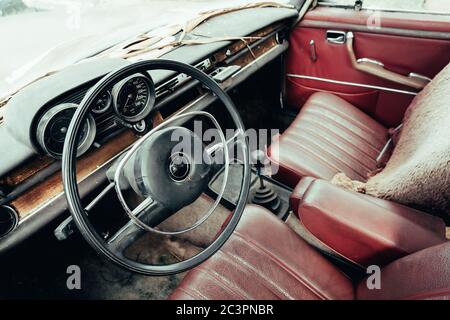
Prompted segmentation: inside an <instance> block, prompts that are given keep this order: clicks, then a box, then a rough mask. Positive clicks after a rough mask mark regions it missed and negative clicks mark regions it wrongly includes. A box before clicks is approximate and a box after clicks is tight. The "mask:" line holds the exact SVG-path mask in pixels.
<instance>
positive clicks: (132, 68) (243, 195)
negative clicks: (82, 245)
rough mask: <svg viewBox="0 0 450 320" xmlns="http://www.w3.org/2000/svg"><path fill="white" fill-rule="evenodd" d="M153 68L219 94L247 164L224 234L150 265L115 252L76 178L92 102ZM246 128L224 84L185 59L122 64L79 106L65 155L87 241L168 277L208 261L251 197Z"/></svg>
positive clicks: (123, 262)
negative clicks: (88, 210)
mask: <svg viewBox="0 0 450 320" xmlns="http://www.w3.org/2000/svg"><path fill="white" fill-rule="evenodd" d="M150 70H170V71H174V72H177V73H184V74H187V75H188V76H190V77H192V78H193V79H195V80H197V81H199V82H200V83H201V84H203V85H205V86H206V87H207V88H209V89H210V90H211V91H212V92H213V93H214V94H215V96H216V97H217V98H218V99H219V100H220V101H221V102H222V103H223V105H224V106H225V108H226V109H227V111H228V113H229V114H230V116H231V118H232V120H233V122H234V124H235V125H236V127H237V130H238V131H239V132H240V133H241V134H240V135H239V136H240V140H241V141H240V142H241V144H240V146H241V147H242V151H243V152H242V156H243V164H244V174H243V180H242V185H241V192H240V196H239V199H238V202H237V205H236V208H235V210H234V211H233V212H232V213H231V218H230V219H229V221H228V223H227V225H226V226H225V228H223V230H222V232H221V233H220V235H218V236H217V237H216V238H215V240H214V241H213V242H212V243H211V244H210V245H209V246H208V247H206V248H205V249H203V250H202V251H201V252H200V253H198V254H197V255H195V256H193V257H190V258H188V259H186V260H183V261H180V262H176V263H174V264H170V265H147V264H143V263H140V262H137V261H134V260H131V259H129V258H127V257H125V256H123V255H119V254H118V253H117V252H113V251H112V250H111V249H110V248H109V247H108V246H107V243H106V242H105V240H104V239H103V238H102V237H101V236H100V235H99V234H98V233H97V232H96V230H95V228H94V227H93V226H92V224H91V223H90V221H89V219H88V217H87V215H86V214H85V209H84V207H83V206H82V203H81V198H80V194H79V190H78V184H77V180H76V152H75V149H76V145H77V143H76V142H77V134H78V132H79V130H80V128H81V125H82V123H83V122H84V120H85V118H86V117H87V115H88V112H89V110H90V107H91V105H92V104H93V103H94V101H95V99H96V97H97V96H98V95H99V94H100V93H101V92H102V91H103V90H104V89H106V88H107V87H108V86H110V85H111V84H113V83H117V81H120V80H121V79H123V78H125V77H127V76H129V75H132V74H134V73H137V72H143V73H145V74H148V71H150ZM244 132H245V127H244V125H243V122H242V120H241V118H240V116H239V113H238V111H237V110H236V107H235V106H234V103H233V102H232V100H231V98H230V97H229V96H228V94H227V93H226V92H225V91H224V90H223V89H222V88H220V86H219V85H218V84H217V83H216V82H215V81H214V80H213V79H212V78H211V77H210V76H208V75H207V74H205V73H204V72H202V71H200V70H198V69H196V68H194V67H192V66H190V65H187V64H184V63H181V62H177V61H172V60H163V59H158V60H147V61H140V62H136V63H132V64H130V65H127V66H125V67H122V68H120V69H118V70H116V71H113V72H111V73H109V74H108V75H106V76H105V77H104V78H103V79H101V80H100V81H99V82H97V84H96V85H94V87H93V88H91V90H90V91H89V92H88V93H87V94H86V96H85V97H84V98H83V100H82V102H81V103H80V105H79V106H78V108H77V110H76V112H75V114H74V116H73V118H72V121H71V122H70V125H69V128H68V131H67V135H66V139H65V143H64V147H63V155H62V178H63V185H64V190H65V196H66V200H67V203H68V207H69V210H70V212H71V214H72V217H73V219H74V221H75V224H76V225H77V227H78V229H79V230H80V232H81V234H82V235H83V237H84V238H85V239H86V241H87V242H88V243H89V244H90V245H91V246H92V247H93V248H94V249H95V250H96V251H97V252H99V253H100V254H103V255H104V256H106V257H107V258H109V259H110V260H111V261H113V262H115V263H117V264H118V265H120V266H122V267H124V268H127V269H129V270H131V271H134V272H137V273H140V274H144V275H153V276H164V275H171V274H175V273H180V272H184V271H186V270H189V269H191V268H193V267H195V266H197V265H199V264H200V263H202V262H203V261H205V260H207V259H208V258H209V257H210V256H212V255H213V254H214V253H215V252H217V251H218V250H219V249H220V248H221V247H222V246H223V244H224V243H225V242H226V240H228V238H229V237H230V236H231V234H232V233H233V231H234V229H235V228H236V226H237V224H238V222H239V220H240V218H241V216H242V212H243V210H244V207H245V205H246V203H247V197H248V193H249V186H250V165H249V151H248V145H247V140H246V138H245V136H244Z"/></svg>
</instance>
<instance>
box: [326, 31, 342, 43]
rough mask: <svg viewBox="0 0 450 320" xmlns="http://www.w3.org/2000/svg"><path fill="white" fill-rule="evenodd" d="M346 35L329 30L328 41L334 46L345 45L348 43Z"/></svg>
mask: <svg viewBox="0 0 450 320" xmlns="http://www.w3.org/2000/svg"><path fill="white" fill-rule="evenodd" d="M346 38H347V36H346V33H345V32H344V31H336V30H327V41H328V42H330V43H334V44H344V43H345V41H346Z"/></svg>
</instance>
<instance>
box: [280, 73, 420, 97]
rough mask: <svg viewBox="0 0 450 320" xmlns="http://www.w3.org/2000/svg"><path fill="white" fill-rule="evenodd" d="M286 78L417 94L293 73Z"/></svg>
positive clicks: (415, 93)
mask: <svg viewBox="0 0 450 320" xmlns="http://www.w3.org/2000/svg"><path fill="white" fill-rule="evenodd" d="M287 76H288V77H289V78H299V79H306V80H315V81H321V82H328V83H334V84H341V85H346V86H352V87H360V88H368V89H375V90H381V91H388V92H394V93H401V94H407V95H412V96H416V95H417V92H413V91H407V90H400V89H393V88H387V87H381V86H374V85H370V84H362V83H355V82H347V81H340V80H332V79H325V78H319V77H311V76H304V75H300V74H293V73H288V74H287Z"/></svg>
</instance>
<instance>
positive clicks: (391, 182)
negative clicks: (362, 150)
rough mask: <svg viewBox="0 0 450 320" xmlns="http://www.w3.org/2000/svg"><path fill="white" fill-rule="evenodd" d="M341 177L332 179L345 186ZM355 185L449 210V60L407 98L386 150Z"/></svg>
mask: <svg viewBox="0 0 450 320" xmlns="http://www.w3.org/2000/svg"><path fill="white" fill-rule="evenodd" d="M342 181H345V178H343V177H342V176H341V177H337V178H336V177H335V179H333V182H334V183H335V184H338V185H342V186H344V187H346V185H347V188H349V187H348V186H350V188H349V189H354V188H352V187H351V186H352V185H351V184H349V182H348V181H346V182H344V183H342ZM357 189H359V191H360V192H361V191H363V192H365V193H366V194H370V195H372V196H375V197H378V198H382V199H387V200H392V201H395V202H398V203H403V204H406V205H409V206H412V207H416V208H420V209H422V210H425V211H428V212H432V213H436V214H444V215H446V216H447V217H448V216H450V65H448V66H447V67H446V68H444V70H442V71H441V72H440V73H439V74H438V75H437V76H436V77H435V79H434V80H433V81H432V82H431V83H430V84H429V85H427V86H426V87H425V89H423V90H422V92H420V93H419V94H418V95H417V96H416V98H415V99H414V100H413V101H412V103H411V105H410V106H409V108H408V110H407V111H406V113H405V116H404V118H403V127H402V130H401V133H400V136H399V138H398V142H397V143H396V146H395V149H394V150H393V152H392V156H391V157H390V159H389V161H388V162H387V163H386V166H385V167H384V169H383V170H381V171H380V172H378V173H377V174H375V175H373V176H372V177H371V178H369V180H368V181H367V182H366V183H365V184H364V185H360V184H358V188H357Z"/></svg>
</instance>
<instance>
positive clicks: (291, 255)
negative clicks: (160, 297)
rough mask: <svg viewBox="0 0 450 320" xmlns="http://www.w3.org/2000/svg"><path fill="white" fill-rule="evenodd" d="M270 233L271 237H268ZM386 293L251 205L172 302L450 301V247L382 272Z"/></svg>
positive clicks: (397, 263) (402, 261)
mask: <svg viewBox="0 0 450 320" xmlns="http://www.w3.org/2000/svg"><path fill="white" fill-rule="evenodd" d="M268 232H270V235H271V236H270V237H268V236H267V233H268ZM381 282H382V283H381V289H380V290H369V289H368V288H367V287H366V285H365V283H366V280H365V279H364V280H362V281H361V282H360V283H359V284H356V286H355V285H354V284H353V283H352V281H351V280H350V279H349V278H347V277H346V276H345V275H344V274H343V273H342V272H341V271H340V270H339V269H338V268H337V267H336V266H335V265H333V264H332V263H330V262H329V261H328V260H327V259H325V258H324V257H323V256H322V255H321V254H319V253H318V252H317V251H316V250H315V249H313V248H312V247H311V246H309V245H308V244H307V243H306V242H305V241H304V240H302V239H301V238H300V237H299V236H298V235H297V234H296V233H295V232H293V231H292V230H291V229H290V228H289V227H288V226H287V225H286V224H284V223H283V222H282V221H281V220H279V219H278V218H276V217H275V216H274V215H273V214H272V213H270V212H269V211H267V210H266V209H263V208H261V207H258V206H248V207H247V208H246V210H245V212H244V215H243V217H242V220H241V221H240V223H239V225H238V227H237V229H236V231H235V233H234V234H233V235H232V236H231V237H230V239H229V240H228V242H227V243H226V244H225V245H224V246H223V247H222V249H221V250H220V251H218V252H217V253H216V254H215V255H214V256H212V257H211V258H210V259H209V260H207V261H206V262H204V263H203V264H202V265H200V266H198V267H197V268H195V269H193V270H192V271H190V272H189V273H188V275H187V276H186V277H185V278H184V279H183V281H182V282H181V284H180V286H179V287H178V288H177V289H176V290H175V291H174V292H173V293H172V295H171V296H170V298H171V299H355V298H356V299H402V298H429V299H445V298H447V299H449V298H450V243H445V244H442V245H438V246H435V247H432V248H428V249H425V250H422V251H419V252H417V253H415V254H412V255H409V256H407V257H403V258H401V259H399V260H397V261H395V262H393V263H391V264H389V265H387V266H386V267H385V268H383V269H382V271H381Z"/></svg>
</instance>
